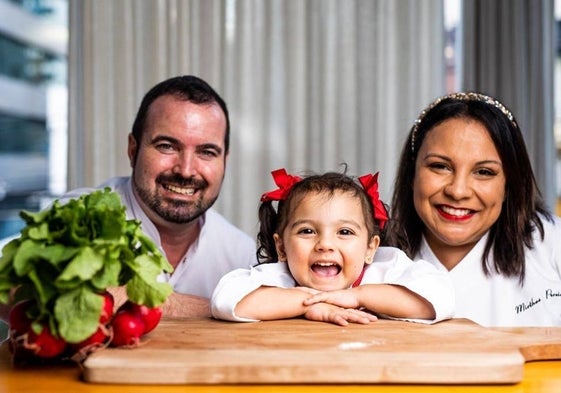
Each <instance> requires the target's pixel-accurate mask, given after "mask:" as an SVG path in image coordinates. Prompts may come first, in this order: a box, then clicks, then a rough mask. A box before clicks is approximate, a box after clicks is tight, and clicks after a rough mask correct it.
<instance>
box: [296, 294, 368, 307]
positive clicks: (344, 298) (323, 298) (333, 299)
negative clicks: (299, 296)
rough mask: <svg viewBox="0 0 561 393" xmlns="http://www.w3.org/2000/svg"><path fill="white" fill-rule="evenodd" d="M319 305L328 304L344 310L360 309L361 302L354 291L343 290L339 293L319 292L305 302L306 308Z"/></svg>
mask: <svg viewBox="0 0 561 393" xmlns="http://www.w3.org/2000/svg"><path fill="white" fill-rule="evenodd" d="M317 303H328V304H332V305H334V306H339V307H342V308H355V309H356V308H359V307H360V302H359V300H358V297H357V296H356V292H355V291H353V290H352V289H341V290H338V291H328V292H317V293H315V294H313V296H311V297H309V298H308V299H306V300H304V305H305V306H311V305H312V304H317Z"/></svg>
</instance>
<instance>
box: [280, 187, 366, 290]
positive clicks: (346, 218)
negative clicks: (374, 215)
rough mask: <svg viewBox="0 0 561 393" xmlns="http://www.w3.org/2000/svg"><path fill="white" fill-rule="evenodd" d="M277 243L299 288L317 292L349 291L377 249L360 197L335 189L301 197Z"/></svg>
mask: <svg viewBox="0 0 561 393" xmlns="http://www.w3.org/2000/svg"><path fill="white" fill-rule="evenodd" d="M275 240H276V242H277V249H278V250H279V251H280V252H279V255H283V254H284V255H286V261H287V263H288V267H289V269H290V272H291V273H292V276H293V277H294V279H295V280H296V281H297V282H298V284H299V285H300V286H305V287H309V288H314V289H317V290H321V291H330V290H337V289H346V288H349V287H350V286H351V285H352V284H353V283H354V282H355V281H356V279H357V278H358V276H359V275H360V273H361V271H362V269H363V267H364V264H365V263H370V261H371V259H372V256H373V255H374V252H375V251H376V248H377V242H375V241H370V239H368V230H367V228H366V222H365V219H364V214H363V210H362V207H361V204H360V200H359V199H358V197H356V196H353V195H352V194H350V193H343V192H339V191H338V192H335V194H334V195H333V196H332V197H329V196H328V195H326V194H323V193H319V194H318V193H315V194H310V195H308V196H306V197H304V198H303V199H302V200H301V202H300V203H299V204H298V205H297V206H296V207H295V208H294V210H293V211H292V212H291V214H290V218H289V220H288V224H287V226H286V229H285V230H284V232H283V233H282V236H275Z"/></svg>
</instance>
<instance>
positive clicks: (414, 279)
mask: <svg viewBox="0 0 561 393" xmlns="http://www.w3.org/2000/svg"><path fill="white" fill-rule="evenodd" d="M382 283H384V284H395V285H401V286H403V287H405V288H408V289H409V290H411V291H413V292H415V293H417V294H419V295H420V296H422V297H423V298H425V299H426V300H427V301H429V302H430V303H431V304H432V305H433V307H434V309H435V311H436V318H435V319H434V320H417V319H404V320H409V321H414V322H423V323H435V322H438V321H441V320H443V319H448V318H451V317H452V316H453V314H454V289H453V287H452V282H451V280H450V278H449V275H448V273H447V272H446V271H443V270H441V269H435V268H434V266H432V265H431V264H430V263H428V262H426V261H422V260H419V261H415V262H413V261H411V260H410V259H409V258H408V257H407V256H406V255H405V253H404V252H403V251H401V250H399V249H397V248H393V247H380V248H378V250H377V251H376V254H375V256H374V261H373V262H372V263H371V264H369V265H365V271H364V276H363V278H362V281H361V283H360V285H364V284H382ZM261 286H272V287H280V288H293V287H295V286H297V283H296V281H295V280H294V278H293V277H292V275H291V273H290V271H289V269H288V264H287V263H284V262H277V263H266V264H261V265H257V266H255V267H253V268H251V269H237V270H234V271H232V272H230V273H229V274H227V275H226V276H224V277H223V278H222V279H221V280H220V282H219V283H218V286H217V287H216V289H215V291H214V294H213V296H212V299H211V311H212V315H213V317H215V318H217V319H225V320H230V321H238V322H252V321H255V320H253V319H248V318H241V317H239V316H237V315H236V313H235V312H234V310H235V307H236V305H237V304H238V303H239V302H240V301H241V300H242V298H243V297H245V296H246V295H248V294H249V293H250V292H253V291H254V290H255V289H257V288H259V287H261Z"/></svg>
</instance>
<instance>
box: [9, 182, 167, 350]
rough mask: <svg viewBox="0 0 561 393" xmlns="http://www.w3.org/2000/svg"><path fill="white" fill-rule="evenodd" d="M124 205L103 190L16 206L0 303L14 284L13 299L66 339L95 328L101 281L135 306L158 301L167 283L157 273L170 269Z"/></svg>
mask: <svg viewBox="0 0 561 393" xmlns="http://www.w3.org/2000/svg"><path fill="white" fill-rule="evenodd" d="M125 210H126V209H125V207H124V206H123V204H122V203H121V199H120V197H119V195H118V194H117V193H115V192H112V191H111V190H110V189H109V188H105V189H104V190H97V191H94V192H92V193H90V194H84V195H82V196H80V197H79V198H75V199H71V200H69V201H68V202H67V203H65V204H61V203H60V202H59V201H58V200H57V201H55V202H54V203H53V204H52V206H51V207H50V208H49V209H45V210H42V211H40V212H37V213H33V212H28V211H22V212H21V213H20V216H21V217H22V219H23V220H24V221H25V224H26V225H25V227H24V228H23V229H22V231H21V236H20V237H19V238H17V239H14V240H12V241H11V242H9V243H8V244H6V245H5V246H4V248H3V249H2V256H1V257H0V303H4V304H8V303H9V302H10V301H11V300H12V291H14V290H15V294H14V299H15V301H18V300H23V299H33V300H34V301H35V302H36V303H37V307H36V310H37V311H36V315H33V316H32V317H33V319H34V320H35V321H36V322H38V321H40V322H43V323H48V324H49V326H50V328H51V330H52V331H53V332H54V333H55V334H57V335H59V336H61V337H62V338H63V339H65V340H66V341H67V342H69V343H77V342H80V341H82V340H84V339H86V338H88V337H89V336H90V335H91V334H93V333H94V332H95V331H96V329H97V327H98V322H99V316H100V312H101V308H102V306H103V298H102V297H101V296H99V294H100V293H102V292H104V291H105V290H106V289H107V288H108V287H115V286H126V291H127V296H128V298H129V300H131V301H132V302H135V303H137V304H143V305H146V306H148V307H156V306H159V305H161V304H163V303H164V302H165V301H166V299H167V297H168V296H169V295H170V294H171V292H172V288H171V286H170V285H169V284H167V283H163V282H158V280H157V277H158V275H159V274H160V273H161V272H162V271H163V272H171V271H172V270H173V268H172V266H171V265H170V264H169V262H168V261H167V260H166V259H165V257H164V256H163V255H162V253H161V252H160V251H159V250H158V248H157V247H156V245H155V244H154V243H153V241H152V239H150V238H149V237H148V236H146V235H145V234H144V232H143V231H142V229H141V227H140V221H138V220H127V218H126V214H125Z"/></svg>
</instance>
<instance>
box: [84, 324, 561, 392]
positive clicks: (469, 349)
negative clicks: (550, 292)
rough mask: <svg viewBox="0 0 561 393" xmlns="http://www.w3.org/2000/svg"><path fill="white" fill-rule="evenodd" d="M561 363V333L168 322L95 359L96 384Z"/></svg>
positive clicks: (332, 377) (439, 379)
mask: <svg viewBox="0 0 561 393" xmlns="http://www.w3.org/2000/svg"><path fill="white" fill-rule="evenodd" d="M546 359H561V328H513V329H488V328H483V327H481V326H479V325H476V324H474V323H473V322H471V321H468V320H465V319H453V320H449V321H444V322H441V323H438V324H435V325H423V324H416V323H409V322H401V321H390V320H379V321H377V322H374V323H371V324H370V325H356V324H351V325H348V326H347V327H341V326H336V325H332V324H328V323H321V322H313V321H307V320H303V319H291V320H282V321H270V322H256V323H235V322H224V321H216V320H212V319H197V320H187V319H173V320H172V319H169V320H162V321H161V322H160V324H159V325H158V327H157V328H156V330H154V331H153V332H152V333H150V334H148V335H146V336H145V341H144V342H143V344H142V345H141V346H140V347H137V348H133V349H128V348H106V349H103V350H100V351H97V352H95V353H94V354H92V355H90V356H89V357H88V358H87V359H86V360H85V362H84V364H83V367H84V368H83V377H84V379H85V380H86V381H88V382H92V383H123V384H225V383H228V384H230V383H275V384H277V383H287V384H291V383H299V384H302V383H353V384H358V383H431V384H466V383H469V384H471V383H475V384H479V383H485V384H488V383H516V382H519V381H521V380H522V378H523V371H524V362H526V361H534V360H546Z"/></svg>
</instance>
